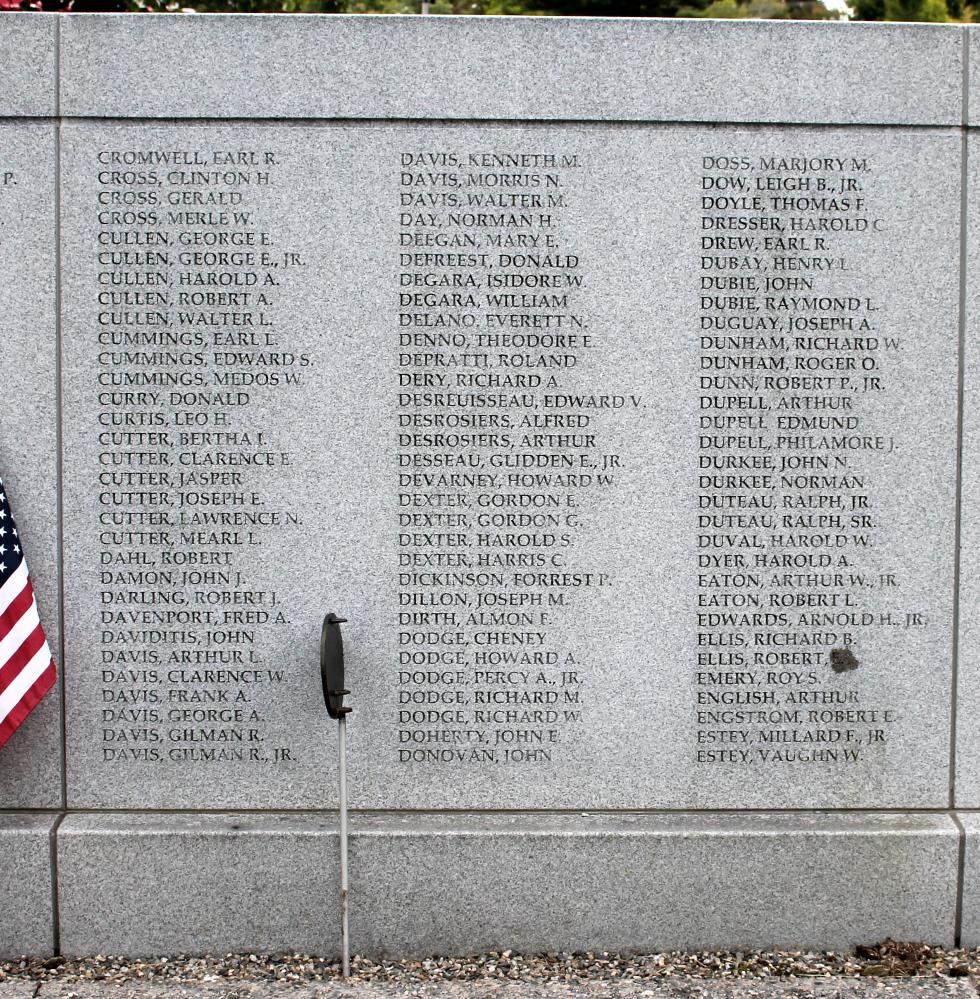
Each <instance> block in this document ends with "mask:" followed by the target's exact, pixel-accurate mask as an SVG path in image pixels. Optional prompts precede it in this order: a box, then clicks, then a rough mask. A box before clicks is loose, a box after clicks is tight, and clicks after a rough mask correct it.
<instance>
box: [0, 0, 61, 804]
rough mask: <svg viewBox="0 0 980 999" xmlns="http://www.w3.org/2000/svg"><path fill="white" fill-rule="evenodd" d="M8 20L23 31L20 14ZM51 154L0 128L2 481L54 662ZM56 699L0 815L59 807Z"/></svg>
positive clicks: (32, 723)
mask: <svg viewBox="0 0 980 999" xmlns="http://www.w3.org/2000/svg"><path fill="white" fill-rule="evenodd" d="M24 16H25V17H28V18H29V17H32V16H33V15H24ZM4 17H6V15H4ZM13 20H14V24H15V25H18V24H21V23H22V21H21V19H20V15H14V17H13ZM42 20H43V21H44V23H49V22H47V21H46V20H44V19H42ZM6 23H7V22H6V20H4V26H5V27H6ZM0 44H2V43H0ZM0 61H2V60H0ZM2 73H3V70H0V77H2ZM2 100H3V98H2V97H0V101H2ZM54 145H55V134H54V126H53V125H51V124H33V123H32V124H27V123H23V124H12V123H5V124H0V273H2V274H3V275H4V277H3V280H2V281H0V337H2V340H3V365H2V379H3V386H2V391H0V477H2V478H3V480H4V485H5V487H6V488H7V489H8V491H9V496H10V502H11V509H12V511H13V515H14V517H15V519H16V521H17V526H18V530H19V531H20V536H21V539H22V542H23V546H24V551H25V553H26V554H27V559H28V564H29V566H30V569H31V574H32V578H33V581H34V587H35V593H36V594H37V601H38V606H39V608H40V613H41V621H42V623H43V625H44V628H45V632H46V634H47V636H48V641H49V644H50V645H51V649H52V651H53V652H54V655H55V658H56V659H58V658H59V653H60V647H59V643H60V638H61V603H60V597H59V593H58V563H59V559H60V547H59V546H60V539H59V535H58V496H57V490H58V460H59V456H58V420H59V413H58V402H57V380H56V377H57V376H56V363H57V362H56V353H57V327H56V307H55V287H54V283H55V253H56V250H55V245H56V244H55V241H56V236H55V209H54V204H55V197H54V188H55V177H54V170H55V155H54ZM60 665H61V664H60V663H59V666H60ZM60 699H61V695H60V690H59V688H58V687H55V688H54V689H53V690H52V691H50V692H49V693H48V695H47V696H46V697H45V699H44V700H43V701H42V702H41V704H40V705H39V706H38V707H37V708H36V709H35V711H34V712H33V713H32V714H31V716H30V717H29V718H28V719H27V721H26V722H25V723H24V724H23V725H22V726H21V728H20V729H19V730H18V731H17V733H16V734H15V735H14V736H13V738H12V739H11V740H10V743H9V744H8V745H7V747H6V748H5V750H4V755H3V766H2V767H0V807H4V808H51V807H57V806H59V805H60V804H61V803H62V770H61V758H62V743H61V706H60Z"/></svg>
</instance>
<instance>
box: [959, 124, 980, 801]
mask: <svg viewBox="0 0 980 999" xmlns="http://www.w3.org/2000/svg"><path fill="white" fill-rule="evenodd" d="M966 151H967V166H968V174H967V193H968V202H967V217H966V236H967V238H966V260H965V264H966V288H965V306H966V313H965V316H964V332H965V337H964V357H963V381H964V386H963V452H962V454H963V458H962V467H963V472H962V475H963V485H962V489H963V501H962V509H961V514H960V580H959V587H960V593H959V597H960V615H959V622H960V629H959V630H960V634H959V656H958V683H957V701H956V733H957V744H956V768H955V771H956V772H955V802H956V804H957V805H958V806H959V807H962V808H976V807H980V694H978V691H977V682H978V680H980V619H978V613H977V611H978V607H980V572H978V571H977V560H978V558H980V325H978V318H980V238H978V229H977V220H978V219H980V187H978V184H980V141H978V139H977V137H976V135H975V134H974V133H972V132H971V133H969V136H968V139H967V150H966Z"/></svg>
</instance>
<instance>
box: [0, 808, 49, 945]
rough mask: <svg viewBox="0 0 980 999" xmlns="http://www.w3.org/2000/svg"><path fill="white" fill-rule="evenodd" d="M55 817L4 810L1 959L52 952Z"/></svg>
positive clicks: (0, 831)
mask: <svg viewBox="0 0 980 999" xmlns="http://www.w3.org/2000/svg"><path fill="white" fill-rule="evenodd" d="M55 820H56V816H54V815H44V814H38V813H36V814H30V813H26V812H3V813H0V912H2V913H3V916H2V918H0V958H10V957H19V956H20V955H22V954H30V955H33V956H41V957H47V956H48V955H50V954H51V953H53V950H54V900H53V898H52V883H51V830H52V828H53V827H54V824H55Z"/></svg>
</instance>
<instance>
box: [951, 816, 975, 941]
mask: <svg viewBox="0 0 980 999" xmlns="http://www.w3.org/2000/svg"><path fill="white" fill-rule="evenodd" d="M956 816H957V818H958V819H959V821H960V823H961V824H962V826H963V829H964V843H965V846H964V852H963V914H962V944H963V946H964V947H978V946H980V813H977V812H969V811H962V810H959V811H957V813H956Z"/></svg>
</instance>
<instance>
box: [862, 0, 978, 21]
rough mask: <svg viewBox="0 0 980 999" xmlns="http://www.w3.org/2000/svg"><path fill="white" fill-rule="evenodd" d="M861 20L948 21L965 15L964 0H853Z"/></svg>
mask: <svg viewBox="0 0 980 999" xmlns="http://www.w3.org/2000/svg"><path fill="white" fill-rule="evenodd" d="M852 3H853V5H854V16H855V18H856V19H857V20H859V21H948V20H950V16H951V15H952V17H953V18H956V19H960V18H962V17H963V3H962V0H951V3H950V4H949V6H947V3H946V0H852Z"/></svg>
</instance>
